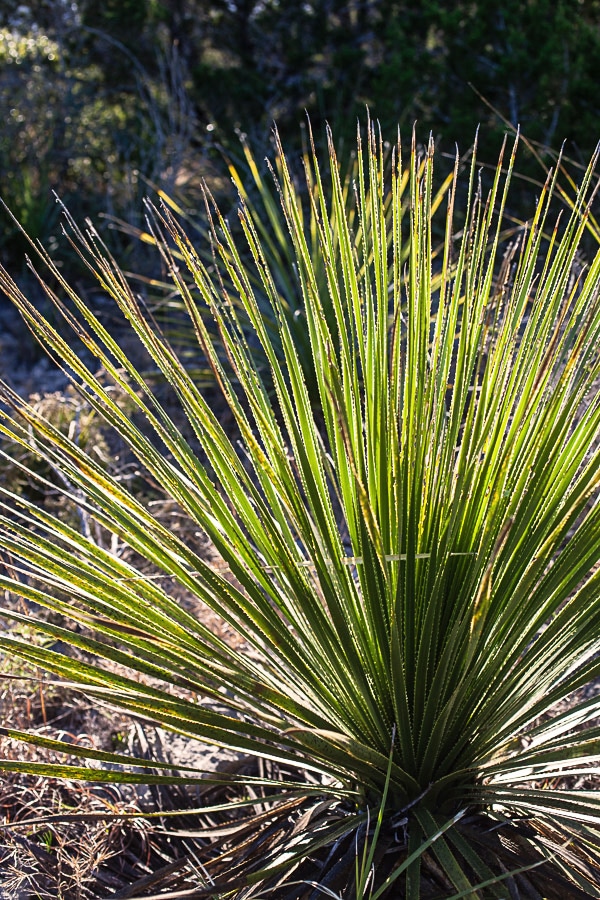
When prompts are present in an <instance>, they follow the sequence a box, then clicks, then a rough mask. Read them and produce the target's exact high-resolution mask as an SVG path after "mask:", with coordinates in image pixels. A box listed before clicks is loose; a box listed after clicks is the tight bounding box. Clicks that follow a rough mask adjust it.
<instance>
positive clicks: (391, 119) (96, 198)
mask: <svg viewBox="0 0 600 900" xmlns="http://www.w3.org/2000/svg"><path fill="white" fill-rule="evenodd" d="M599 81H600V0H464V2H461V0H459V2H455V3H446V2H444V0H422V2H420V3H414V2H413V0H352V2H342V0H306V2H296V0H214V2H206V0H103V2H102V3H98V2H96V0H29V2H28V3H25V4H23V3H19V2H18V0H3V3H2V5H1V8H0V108H1V109H2V119H3V128H2V129H1V130H0V194H1V196H2V197H3V199H4V201H5V202H6V203H7V205H8V206H9V207H10V208H11V209H12V211H13V212H14V214H15V216H16V217H17V218H18V219H19V220H20V221H21V222H22V224H23V225H24V226H25V227H26V229H27V230H28V232H29V233H30V234H31V235H32V236H33V237H39V238H41V239H42V240H43V241H44V242H45V243H46V245H47V246H49V248H50V249H51V250H52V249H53V247H52V244H53V242H54V241H55V239H56V233H57V231H58V226H57V223H58V220H59V215H58V208H57V205H56V203H55V200H54V198H53V195H52V190H53V189H54V190H57V191H58V192H59V194H60V196H61V198H62V199H63V200H64V201H65V202H66V203H67V205H68V206H69V208H70V210H71V212H72V213H73V214H74V216H75V218H78V219H81V218H82V217H83V216H84V215H92V217H94V216H97V214H98V213H101V212H104V213H108V214H109V215H111V216H114V217H120V218H123V219H127V220H128V221H130V222H132V221H135V220H136V217H137V219H138V221H139V217H140V215H141V203H140V201H141V198H142V196H143V195H144V194H146V193H147V192H148V185H149V184H151V185H156V186H160V187H161V188H163V189H164V190H165V191H166V192H167V193H169V194H170V195H172V196H178V197H180V198H183V201H180V202H184V204H186V205H187V206H188V207H194V205H196V206H198V205H199V203H200V198H199V191H198V189H199V185H200V183H201V181H202V179H203V178H207V179H208V181H209V184H210V185H211V186H212V187H213V189H214V190H216V192H217V194H218V193H219V189H220V187H223V188H224V187H227V188H228V189H229V177H228V174H227V168H226V166H225V164H224V162H223V158H222V150H223V148H225V151H226V153H227V154H228V155H229V156H230V157H233V158H236V154H237V158H240V159H242V160H243V155H242V154H241V152H240V147H239V142H238V140H237V136H236V135H238V134H239V133H240V132H243V133H245V134H247V136H248V141H249V143H250V146H251V147H252V149H253V151H254V154H255V158H256V159H258V160H260V159H262V158H263V156H264V155H265V153H267V152H268V151H269V136H270V132H271V128H272V123H273V121H276V122H277V124H278V127H279V130H280V132H281V133H282V137H283V141H284V145H285V146H286V147H287V149H288V151H289V153H290V155H291V156H293V153H294V147H296V148H298V150H299V149H300V145H301V137H300V136H301V134H302V131H303V127H302V126H303V122H304V121H305V111H307V112H308V113H309V114H310V117H311V120H312V123H313V128H314V131H315V134H316V135H318V136H321V135H322V134H323V127H322V125H323V122H324V121H325V120H327V121H328V122H329V123H330V124H331V125H332V128H333V131H334V134H335V136H336V140H337V142H338V143H340V142H341V143H342V144H343V142H344V139H345V140H346V143H347V144H350V145H351V144H352V143H353V142H354V131H355V127H356V121H357V119H358V118H360V119H361V120H364V110H365V106H367V105H368V107H369V108H370V110H371V114H372V116H373V117H375V118H377V119H379V121H380V122H381V125H382V128H383V132H384V134H385V135H387V136H390V137H391V138H392V139H393V136H394V134H395V131H396V126H397V124H398V123H400V126H401V128H402V133H403V135H404V136H405V137H406V139H408V137H409V135H410V132H411V129H412V125H413V123H414V122H415V120H416V121H418V133H419V135H420V137H421V139H422V140H425V138H426V136H427V134H428V133H429V132H430V131H431V132H433V135H434V137H435V138H436V139H437V141H438V144H441V149H442V150H446V151H447V152H448V153H450V154H453V153H454V148H455V145H458V147H459V149H460V151H461V153H465V152H466V151H468V148H469V147H470V146H471V144H472V141H473V136H474V134H475V130H476V128H477V126H478V124H480V125H481V131H480V135H481V137H480V150H479V157H480V159H481V160H482V161H483V162H490V163H493V162H494V161H495V157H496V154H497V150H498V147H499V144H500V141H501V139H502V136H503V134H504V133H505V131H506V130H507V127H508V126H512V127H516V126H517V124H519V125H520V126H521V129H522V131H523V133H524V134H525V136H526V137H527V138H529V139H530V140H532V141H535V142H539V143H540V144H541V145H542V146H550V147H553V148H555V149H556V148H558V147H560V145H561V143H562V142H563V140H566V141H567V152H568V154H569V155H570V156H571V157H572V158H573V159H574V160H575V161H576V162H577V161H581V162H584V161H587V159H588V158H589V155H590V154H591V151H592V150H593V147H594V146H595V144H596V142H597V140H598V138H599V137H600V94H599V93H598V90H597V85H598V83H599ZM349 139H350V140H349ZM542 158H548V157H547V156H546V157H544V152H543V151H542ZM548 162H550V159H549V158H548ZM521 171H522V173H523V174H524V175H530V176H534V177H537V178H540V177H541V171H540V168H539V162H538V163H535V162H534V161H533V160H532V159H529V160H528V159H527V158H526V156H525V157H524V158H523V159H522V160H521ZM528 190H529V191H530V190H531V188H528ZM230 196H232V193H231V191H230ZM113 239H116V238H115V237H114V236H113ZM119 239H120V240H121V241H125V240H126V239H125V237H124V236H123V235H121V236H120V238H119ZM124 249H125V248H124V247H121V250H124ZM24 250H25V243H24V241H23V238H22V237H21V236H20V234H19V232H18V230H17V229H16V228H14V227H12V226H11V225H10V223H9V222H8V220H7V219H5V220H3V227H2V231H1V232H0V251H2V252H3V257H4V258H5V261H6V259H8V262H9V263H10V264H13V265H16V264H20V263H19V261H20V260H21V259H22V258H23V253H24Z"/></svg>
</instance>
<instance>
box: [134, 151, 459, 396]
mask: <svg viewBox="0 0 600 900" xmlns="http://www.w3.org/2000/svg"><path fill="white" fill-rule="evenodd" d="M313 152H314V148H313ZM222 154H223V158H224V162H225V164H226V167H227V172H228V174H229V176H230V178H231V182H232V183H233V184H234V185H235V188H236V191H237V195H238V197H239V198H241V200H242V201H243V202H244V204H245V207H246V210H247V213H248V216H249V217H250V219H251V222H252V227H253V229H254V230H255V231H256V235H257V239H258V241H259V242H260V245H261V250H262V253H263V256H264V259H265V261H266V262H267V264H268V266H269V272H270V274H271V280H272V286H274V287H275V289H276V290H277V294H278V303H277V308H276V309H274V306H273V302H272V300H271V298H270V296H269V292H268V291H266V290H265V289H264V285H263V282H262V279H261V277H260V272H258V271H256V270H255V268H254V266H253V265H251V264H250V265H249V266H247V267H246V271H247V274H248V278H249V280H250V283H251V285H252V290H253V293H254V296H255V298H256V302H257V304H258V306H259V308H260V310H261V313H262V317H263V321H264V325H265V329H266V332H267V334H268V337H269V343H270V346H271V347H272V348H273V349H274V350H275V353H276V354H277V356H278V357H279V358H280V361H281V362H283V361H284V354H283V348H282V346H281V335H280V328H279V321H278V317H279V315H281V314H283V315H284V316H285V317H286V320H287V323H286V324H287V326H288V329H289V332H290V335H291V338H292V340H293V342H294V345H295V348H296V351H297V355H298V359H299V361H300V363H301V364H302V367H303V378H304V381H305V384H306V387H307V390H308V393H309V396H310V399H311V403H312V404H313V405H314V406H315V407H317V406H318V405H319V402H320V401H319V387H318V380H317V378H316V374H315V371H314V366H313V363H312V353H311V347H310V333H309V329H308V327H307V324H306V316H305V307H304V297H303V289H302V283H301V281H300V279H298V277H297V275H296V273H295V270H296V249H295V247H294V241H293V237H292V235H291V234H290V231H289V228H288V224H287V221H286V215H285V208H284V207H282V204H281V202H280V198H279V196H278V190H277V185H278V184H281V183H282V181H283V176H282V168H283V167H285V168H286V169H287V170H288V171H287V180H288V183H289V184H290V185H291V186H292V187H293V191H294V196H295V197H296V201H297V206H298V211H299V216H300V220H301V226H302V231H303V233H304V235H305V240H306V249H307V253H308V255H309V258H310V264H311V269H312V273H313V281H314V285H315V288H316V289H317V290H318V291H319V294H320V295H321V297H322V298H323V314H324V315H325V317H326V320H327V324H328V326H329V328H330V330H335V327H336V324H335V311H334V308H333V304H332V303H331V301H330V297H329V290H328V277H331V260H329V262H328V261H327V260H326V258H325V256H324V255H323V252H322V247H321V242H320V234H319V215H321V212H322V205H321V203H320V202H319V197H320V198H321V201H322V200H323V198H325V200H326V201H327V208H328V209H329V214H330V221H329V226H330V229H331V246H332V247H333V248H334V249H335V250H336V252H337V249H338V248H339V247H340V246H341V242H340V241H339V240H338V239H337V236H336V234H335V231H336V228H337V222H338V220H340V218H342V219H343V221H344V225H345V227H347V228H350V230H351V231H355V232H356V239H357V240H358V241H360V230H361V228H362V227H363V225H364V224H365V223H363V221H362V220H361V218H360V216H359V214H358V198H357V195H356V183H357V181H358V177H359V175H358V166H359V163H358V160H357V158H356V154H351V155H350V157H349V159H348V160H347V161H345V162H344V163H341V164H340V165H339V167H338V168H339V170H340V175H339V188H340V191H339V198H338V200H339V202H340V203H341V204H342V208H343V211H344V213H343V216H341V209H337V210H334V209H333V206H332V204H331V202H330V201H331V192H330V185H329V184H328V183H327V182H325V183H322V182H320V183H318V182H316V181H315V178H314V177H313V172H312V166H311V154H310V153H309V152H308V150H307V149H305V151H304V152H303V154H302V164H303V168H304V172H305V175H306V178H305V182H304V184H302V182H301V181H300V182H299V180H298V173H297V172H296V171H292V172H290V169H289V168H288V161H287V159H285V158H282V156H281V155H280V154H279V152H276V154H275V159H274V162H273V163H270V162H269V161H267V164H266V165H265V164H264V163H262V162H261V160H260V159H259V158H258V157H257V155H256V153H255V152H254V151H253V150H252V148H251V146H250V144H249V143H248V141H247V139H246V136H245V135H243V134H242V135H240V148H239V151H237V150H236V148H234V151H229V152H227V151H226V150H225V149H224V148H223V149H222ZM391 155H392V154H391V148H390V145H389V144H387V143H386V144H385V145H384V147H383V154H382V161H381V164H382V170H383V171H384V172H386V174H389V171H390V163H391ZM423 164H424V162H423V161H422V160H421V165H423ZM268 170H270V171H271V172H272V173H273V174H274V178H272V177H269V171H268ZM409 176H410V172H409V168H408V167H404V168H403V169H402V170H401V171H400V172H398V177H397V180H396V194H395V211H396V215H397V216H398V217H399V219H401V218H402V217H403V216H404V215H405V214H406V213H407V210H408V205H409V204H408V196H407V195H408V190H407V188H408V183H409ZM453 177H454V172H453V171H450V172H449V173H448V174H446V177H445V178H444V179H443V180H442V181H441V184H439V185H436V187H435V190H434V194H433V198H432V204H431V205H432V212H435V211H436V210H437V208H438V206H439V205H440V204H441V203H442V202H443V200H444V198H445V196H446V192H447V190H448V188H449V186H450V183H451V181H452V178H453ZM384 184H385V191H384V193H383V194H382V196H381V198H380V203H381V207H382V209H383V211H384V215H385V217H386V220H387V221H386V225H387V227H386V230H385V233H386V238H387V240H388V247H389V248H390V249H391V241H392V228H391V218H392V193H391V189H390V188H391V184H390V179H389V178H388V179H386V180H384ZM152 187H153V189H154V190H155V191H156V193H157V195H158V196H159V197H160V199H161V200H162V201H163V203H164V204H165V205H166V206H167V207H168V208H169V209H170V210H171V211H172V212H175V213H176V214H177V216H178V221H179V222H180V224H182V223H185V225H184V227H185V230H186V233H187V234H188V237H189V236H190V235H193V236H194V237H199V238H200V241H199V242H198V243H196V244H195V248H196V251H197V252H198V253H199V255H200V257H201V259H202V260H203V262H205V263H206V265H207V266H208V267H209V268H210V267H211V266H213V267H214V269H215V270H216V272H214V273H213V275H212V277H213V278H215V277H219V278H221V279H222V280H223V282H224V285H225V286H226V287H227V289H228V290H229V291H230V295H231V298H232V301H233V302H234V303H237V292H236V290H235V288H234V287H233V286H232V284H231V281H230V276H229V265H230V264H231V262H232V260H231V258H229V259H227V258H226V257H224V255H223V247H220V248H219V250H220V252H219V253H216V254H214V253H213V252H212V244H211V240H210V221H209V219H210V212H209V216H208V219H207V217H206V216H204V215H199V214H198V213H196V214H190V213H187V212H186V211H185V209H184V208H183V206H182V205H181V204H180V203H179V202H177V200H175V199H174V198H173V197H172V196H169V195H168V194H166V193H165V192H164V191H162V190H161V189H159V188H158V187H157V186H155V185H152ZM182 202H183V201H182ZM183 205H184V206H185V203H184V202H183ZM365 214H366V215H368V214H369V212H368V211H366V213H365ZM116 224H117V227H119V228H120V229H121V230H122V231H124V232H125V233H126V234H127V235H129V236H130V237H133V238H135V239H136V240H141V241H143V242H144V243H148V244H152V245H153V244H155V243H156V240H157V238H156V235H154V234H152V233H151V232H150V231H149V230H144V229H140V228H134V227H132V226H131V225H128V224H126V223H123V222H117V223H116ZM366 227H367V228H368V227H369V226H368V223H366ZM233 233H234V234H235V231H234V232H233ZM238 249H239V250H240V252H241V258H242V259H243V260H244V261H247V260H248V261H250V263H251V259H252V257H251V255H250V254H248V252H247V248H246V247H243V246H240V245H239V244H238ZM438 250H439V248H436V251H435V253H436V254H437V252H438ZM408 253H409V243H408V241H405V242H404V243H403V245H402V246H401V247H398V248H397V254H400V262H401V263H404V262H405V260H406V258H407V255H408ZM174 256H175V258H179V259H181V256H180V255H179V254H178V252H177V250H175V252H174ZM369 263H370V259H369V258H368V257H367V258H366V259H365V260H363V261H362V264H363V265H364V264H367V265H368V264H369ZM334 264H335V265H336V266H337V267H338V277H339V278H340V279H341V278H342V270H341V263H340V261H339V259H338V258H337V256H336V257H335V260H334ZM387 265H388V275H389V279H390V283H391V282H392V281H393V272H392V266H393V257H392V254H391V253H389V254H388V259H387ZM328 267H329V276H328ZM438 268H439V267H438ZM217 273H218V274H217ZM357 274H358V276H359V277H362V274H361V273H360V270H359V271H358V273H357ZM138 277H139V276H138ZM184 277H185V272H184ZM435 279H436V275H434V278H433V283H434V284H435ZM141 280H142V281H145V282H146V283H148V282H149V284H150V286H151V290H152V296H151V297H150V298H148V305H149V308H150V309H151V310H152V312H153V314H155V315H156V317H157V319H158V321H159V323H160V325H161V327H162V328H163V330H164V332H165V334H166V335H167V336H168V338H169V340H170V341H171V342H172V343H173V345H174V346H175V347H176V348H177V351H178V354H179V355H180V356H181V357H182V358H184V359H185V361H186V368H187V369H188V370H190V368H191V366H190V361H191V360H196V369H195V372H194V376H195V378H197V379H198V377H200V378H203V380H204V382H205V383H207V384H209V383H210V379H211V373H210V370H208V369H206V368H204V369H202V368H200V367H199V366H198V359H199V352H198V343H197V341H195V340H194V336H193V334H190V330H189V328H188V327H187V313H186V310H185V304H183V303H182V301H181V296H180V292H179V291H174V290H173V285H172V284H170V283H168V282H165V281H160V280H158V279H156V278H154V279H144V278H142V279H141ZM232 287H233V289H232ZM237 312H238V315H239V316H240V317H241V320H242V322H243V321H244V320H245V310H244V306H243V303H238V304H237ZM207 323H208V325H209V329H210V324H211V320H210V318H207ZM253 351H254V353H253V357H254V365H255V366H256V367H257V368H258V369H259V370H260V374H261V376H262V377H263V380H265V382H266V383H267V384H269V371H270V366H269V364H268V360H267V359H266V357H265V355H264V354H263V353H262V352H261V349H260V345H258V344H256V343H255V344H254V345H253ZM200 359H203V357H202V355H200ZM203 376H204V377H203Z"/></svg>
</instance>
